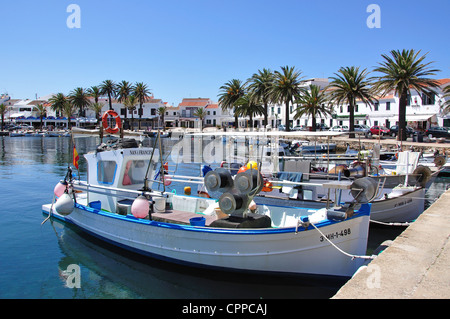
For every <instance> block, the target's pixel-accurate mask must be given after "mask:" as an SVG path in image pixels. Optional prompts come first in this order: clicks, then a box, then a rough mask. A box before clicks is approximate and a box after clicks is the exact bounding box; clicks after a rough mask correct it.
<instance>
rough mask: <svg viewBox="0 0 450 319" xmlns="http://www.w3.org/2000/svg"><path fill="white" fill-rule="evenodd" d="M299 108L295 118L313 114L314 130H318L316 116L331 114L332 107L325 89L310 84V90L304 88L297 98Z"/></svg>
mask: <svg viewBox="0 0 450 319" xmlns="http://www.w3.org/2000/svg"><path fill="white" fill-rule="evenodd" d="M295 103H296V104H297V108H296V110H295V115H294V119H298V118H300V117H302V116H303V115H307V116H311V118H312V130H313V131H315V130H316V117H317V116H318V117H322V116H327V115H331V108H330V106H329V104H328V98H327V95H326V93H325V90H320V87H319V86H317V85H310V86H309V89H308V90H306V89H305V90H303V91H302V93H300V95H299V96H298V97H297V99H296V100H295Z"/></svg>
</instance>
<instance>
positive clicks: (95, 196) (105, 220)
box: [42, 147, 373, 277]
mask: <svg viewBox="0 0 450 319" xmlns="http://www.w3.org/2000/svg"><path fill="white" fill-rule="evenodd" d="M157 154H158V150H155V149H153V148H144V147H142V148H137V147H132V148H125V147H122V148H114V149H111V150H109V149H107V148H106V149H105V148H101V147H100V148H98V149H97V150H96V151H95V152H91V153H88V154H86V155H85V158H86V161H87V165H88V169H87V171H88V175H87V181H86V182H82V181H76V180H73V179H72V178H71V172H70V170H69V172H68V174H67V176H66V178H65V181H66V182H67V183H59V184H57V186H56V187H55V196H56V197H57V198H58V199H57V200H56V201H54V202H52V203H49V204H45V205H43V206H42V210H43V212H44V213H47V214H49V217H50V216H52V217H56V218H59V219H61V220H64V221H66V222H69V223H73V224H75V225H77V226H78V227H80V228H81V229H82V230H84V231H86V232H88V233H89V234H92V235H94V236H96V237H98V238H100V239H102V240H105V241H107V242H109V243H112V244H114V245H117V246H119V247H122V248H125V249H128V250H131V251H134V252H137V253H140V254H144V255H149V256H152V257H155V258H159V259H163V260H167V261H170V262H175V263H182V264H188V265H191V266H197V267H206V268H213V269H222V270H231V271H240V272H269V273H279V274H312V275H330V276H344V277H349V276H352V275H353V274H354V273H355V271H356V270H357V269H358V268H359V267H360V266H361V265H362V264H363V262H364V258H366V257H365V256H363V255H364V254H365V253H366V248H367V238H368V227H369V219H370V207H371V205H370V204H364V203H363V202H364V200H361V199H362V198H363V197H357V198H356V199H354V200H353V202H355V201H360V202H362V204H361V207H360V208H359V210H354V209H352V205H353V204H351V205H349V206H345V207H334V208H328V209H327V208H321V209H317V208H309V207H306V206H305V207H292V206H287V205H286V206H283V205H268V204H261V205H259V206H257V207H256V209H255V207H254V205H253V204H254V203H253V202H252V200H253V198H254V197H255V195H257V194H258V193H259V192H260V191H261V190H262V176H261V175H260V173H259V172H258V171H257V170H255V169H253V168H252V169H249V170H247V171H246V172H240V173H238V174H236V175H235V176H234V177H232V176H231V173H230V172H229V171H227V170H225V169H220V168H218V169H216V170H211V171H209V172H208V173H207V174H206V176H205V178H204V181H205V185H206V187H207V189H208V191H209V192H210V193H211V194H213V193H214V194H218V195H217V196H216V199H212V198H204V197H197V196H187V195H180V194H178V195H177V194H175V193H172V192H164V191H162V192H158V191H151V190H150V189H149V188H148V184H149V181H151V180H152V176H154V173H155V171H156V170H157V169H156V168H157V166H158V165H159V164H157V163H156V162H155V158H157ZM159 166H160V170H159V172H160V173H161V174H160V176H161V178H162V180H161V181H160V182H159V181H156V183H162V184H163V185H165V184H166V182H167V181H166V180H165V178H167V176H166V175H165V174H164V170H163V165H159ZM165 176H166V177H165ZM64 184H65V185H64ZM338 184H339V183H336V182H333V186H330V187H333V188H335V187H338V188H339V187H340V186H339V185H338ZM341 184H342V183H341ZM371 185H373V184H371ZM341 186H342V187H344V188H348V183H347V182H346V183H343V184H342V185H341ZM324 187H327V186H326V185H324ZM361 191H364V192H366V191H365V190H363V189H361ZM370 191H371V190H370V187H369V189H368V190H367V192H370ZM219 195H220V196H219ZM367 197H371V195H367ZM217 199H218V201H217ZM358 205H359V204H358ZM220 217H224V218H220Z"/></svg>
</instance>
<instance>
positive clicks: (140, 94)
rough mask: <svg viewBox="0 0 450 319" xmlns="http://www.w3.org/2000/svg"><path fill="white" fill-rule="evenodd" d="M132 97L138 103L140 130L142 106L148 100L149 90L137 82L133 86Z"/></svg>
mask: <svg viewBox="0 0 450 319" xmlns="http://www.w3.org/2000/svg"><path fill="white" fill-rule="evenodd" d="M134 95H135V96H136V98H137V99H138V101H139V129H141V119H142V114H143V113H144V110H143V105H144V103H145V102H146V101H148V99H149V98H150V89H149V88H148V87H147V84H144V83H143V82H137V83H136V84H135V86H134Z"/></svg>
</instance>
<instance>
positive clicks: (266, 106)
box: [263, 103, 269, 128]
mask: <svg viewBox="0 0 450 319" xmlns="http://www.w3.org/2000/svg"><path fill="white" fill-rule="evenodd" d="M268 109H269V106H268V105H267V103H264V123H263V126H264V128H266V126H267V124H268V123H269V119H268V116H267V113H268Z"/></svg>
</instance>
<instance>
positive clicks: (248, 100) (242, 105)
mask: <svg viewBox="0 0 450 319" xmlns="http://www.w3.org/2000/svg"><path fill="white" fill-rule="evenodd" d="M235 105H236V109H235V112H236V113H237V114H238V116H240V117H246V116H248V117H249V118H250V120H249V124H250V127H251V128H253V115H263V114H264V107H263V105H262V104H261V103H259V102H258V100H257V99H255V97H253V96H252V95H251V94H246V95H244V96H243V97H241V98H239V100H237V101H236V103H235Z"/></svg>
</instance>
